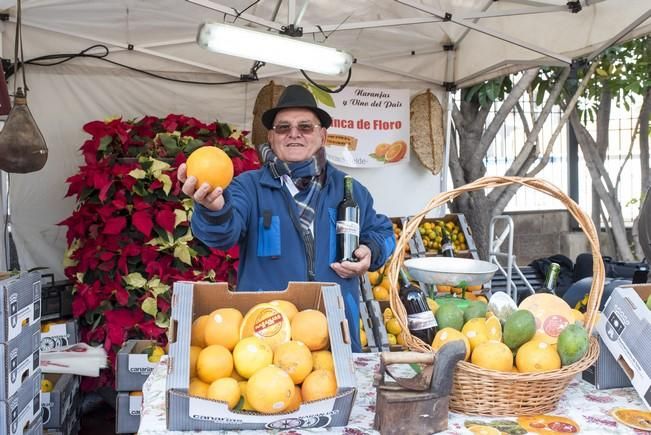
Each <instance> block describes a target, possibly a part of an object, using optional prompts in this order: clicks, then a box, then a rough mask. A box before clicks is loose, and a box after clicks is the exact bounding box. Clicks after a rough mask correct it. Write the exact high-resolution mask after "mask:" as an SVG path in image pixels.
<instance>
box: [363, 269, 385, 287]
mask: <svg viewBox="0 0 651 435" xmlns="http://www.w3.org/2000/svg"><path fill="white" fill-rule="evenodd" d="M366 274H367V276H368V282H370V283H371V285H378V284H379V283H380V282H382V275H381V274H380V272H378V271H377V270H376V271H374V272H367V273H366Z"/></svg>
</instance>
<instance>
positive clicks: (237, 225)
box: [191, 163, 395, 352]
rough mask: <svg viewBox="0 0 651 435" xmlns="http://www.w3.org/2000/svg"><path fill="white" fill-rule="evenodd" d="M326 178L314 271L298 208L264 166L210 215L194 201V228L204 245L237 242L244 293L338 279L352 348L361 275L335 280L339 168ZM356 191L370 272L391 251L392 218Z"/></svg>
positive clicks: (235, 185) (239, 181) (356, 341)
mask: <svg viewBox="0 0 651 435" xmlns="http://www.w3.org/2000/svg"><path fill="white" fill-rule="evenodd" d="M326 171H327V172H326V182H325V185H324V186H323V187H322V189H321V191H320V193H319V195H318V198H317V203H316V207H315V218H314V245H315V249H314V251H315V252H314V261H313V271H312V273H310V271H309V270H308V267H309V265H308V262H309V260H308V255H307V251H306V248H305V243H304V241H303V238H302V236H301V233H300V232H299V231H298V230H297V228H300V224H299V223H298V208H297V206H296V204H295V202H294V198H293V197H292V196H291V194H290V193H289V191H288V189H287V188H285V187H284V186H283V185H282V182H281V180H280V179H274V178H273V176H272V175H271V172H270V171H269V169H268V168H266V167H264V168H261V169H258V170H255V171H247V172H244V173H242V174H240V175H239V176H238V177H236V178H235V179H234V180H233V182H232V183H231V185H230V186H229V187H228V188H227V189H226V190H225V191H224V199H225V206H224V207H223V208H222V209H221V210H219V211H217V212H215V211H210V210H208V209H207V208H205V207H203V206H202V205H200V204H195V208H194V213H193V215H192V220H191V225H192V232H193V233H194V235H195V236H196V237H197V238H199V240H201V241H203V242H204V243H205V244H206V245H208V246H210V247H213V248H218V249H228V248H230V247H231V246H233V245H235V244H236V243H237V244H239V246H240V262H239V270H238V285H237V287H238V288H239V289H242V290H247V291H255V290H261V291H264V290H281V289H285V288H287V284H288V282H289V281H319V282H335V283H338V284H339V285H340V287H341V291H342V294H343V297H344V300H345V304H346V317H347V319H348V324H349V327H350V328H349V329H350V332H351V336H352V348H353V351H354V352H359V351H360V350H361V344H360V338H359V296H360V290H359V279H358V278H357V277H355V278H350V279H343V278H340V277H339V276H338V275H337V274H336V273H335V272H334V271H333V270H332V269H331V268H330V264H331V263H333V262H334V261H335V255H336V234H335V222H336V212H337V205H338V204H339V202H340V201H341V200H342V199H343V192H344V175H345V174H344V173H343V172H341V171H340V170H338V169H337V168H335V167H334V166H332V165H331V164H329V163H327V164H326ZM353 194H354V197H355V200H356V201H357V203H358V205H359V208H360V243H361V244H364V245H366V246H368V247H369V248H370V250H371V253H372V260H371V266H370V270H376V269H378V268H379V267H381V266H382V265H383V264H384V263H385V262H386V261H387V259H388V257H389V256H390V255H391V253H392V252H393V249H394V247H395V237H394V234H393V228H392V225H391V221H389V219H388V218H387V217H386V216H384V215H381V214H377V213H376V212H375V210H374V209H373V199H372V198H371V195H370V193H369V192H368V190H367V189H366V188H365V187H364V186H362V185H361V184H359V183H358V182H356V181H355V183H354V186H353Z"/></svg>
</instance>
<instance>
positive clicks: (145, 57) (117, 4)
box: [0, 0, 651, 277]
mask: <svg viewBox="0 0 651 435" xmlns="http://www.w3.org/2000/svg"><path fill="white" fill-rule="evenodd" d="M22 3H23V40H24V53H25V54H24V55H25V60H30V59H34V58H37V57H40V56H47V55H53V54H62V53H68V54H75V53H80V52H82V51H83V50H86V49H88V48H89V47H91V46H94V45H97V44H100V45H102V46H105V47H106V49H107V50H108V52H109V54H108V55H107V56H106V57H105V59H108V60H111V61H113V62H119V63H121V64H124V65H128V66H130V67H132V68H136V69H141V70H146V71H149V72H154V73H157V74H161V75H165V76H168V77H172V78H174V79H177V80H189V81H202V82H223V81H233V80H238V79H239V78H240V75H241V74H247V73H249V71H250V69H251V66H252V62H250V61H247V60H243V59H237V58H233V57H227V56H221V55H217V54H214V53H210V52H207V51H205V50H203V49H201V48H199V47H198V46H197V45H196V43H195V42H194V40H195V35H196V31H197V28H198V25H199V24H200V23H201V22H204V21H217V22H222V21H224V22H228V23H234V24H235V25H241V26H251V27H254V28H258V29H261V30H264V29H269V31H272V32H282V31H283V28H287V27H290V25H294V28H295V27H302V32H303V36H302V38H303V39H304V40H308V41H313V42H317V43H324V44H326V45H329V46H332V47H337V48H340V49H344V50H346V51H348V52H350V53H352V54H353V56H354V57H355V58H356V60H357V62H356V64H355V65H354V66H353V71H352V80H351V84H353V85H355V86H366V87H374V88H382V87H388V88H406V89H410V91H411V93H412V95H413V94H415V93H417V92H420V91H422V90H424V89H426V88H432V89H433V90H434V91H435V92H436V93H437V94H438V95H439V98H440V99H441V100H444V98H443V97H444V94H445V90H446V89H451V88H453V87H455V86H456V87H462V86H468V85H470V84H473V83H478V82H481V81H483V80H486V79H488V78H491V77H495V76H498V75H501V74H505V73H507V72H513V71H517V70H521V69H523V68H526V67H529V66H537V65H561V64H565V63H569V62H571V61H572V60H573V59H577V58H579V57H582V56H588V57H589V56H591V55H593V54H594V53H598V52H599V51H601V49H602V48H604V47H607V46H609V45H611V44H612V43H614V42H617V41H619V40H622V39H629V38H632V37H634V36H639V35H643V34H647V33H649V31H651V19H649V17H650V16H651V4H649V1H648V0H587V1H580V2H579V1H570V2H567V1H565V0H539V1H533V0H501V1H499V2H497V1H493V0H396V1H390V0H356V1H354V2H350V1H348V2H346V1H342V0H328V1H326V0H312V1H310V0H305V1H296V0H260V1H257V2H256V1H254V0H245V1H242V0H239V1H238V0H221V1H211V0H188V1H181V0H119V1H117V0H116V1H108V2H107V1H103V0H23V2H22ZM3 7H6V8H9V9H7V10H6V12H7V13H8V14H9V18H8V21H6V22H4V23H3V27H2V34H1V35H2V57H3V58H5V59H7V58H12V56H13V35H14V29H15V26H14V22H15V0H14V1H3V0H0V10H1V9H2V8H3ZM106 49H102V48H99V47H97V48H95V49H92V50H89V51H87V52H86V53H85V54H87V55H90V54H95V55H97V56H96V57H87V56H86V57H82V56H80V57H75V58H73V59H72V60H70V61H68V62H65V63H62V64H59V65H56V66H49V67H43V66H36V65H30V64H28V65H26V72H27V83H28V85H29V89H30V91H31V92H30V93H29V94H28V104H29V106H30V108H31V111H32V113H33V115H34V118H35V119H36V121H37V123H38V125H39V127H40V128H41V131H42V132H43V134H44V136H45V139H46V142H47V144H48V148H49V154H50V155H49V160H48V162H47V164H46V166H45V168H44V169H42V170H41V171H39V172H36V173H32V174H27V175H13V174H12V175H11V184H10V200H11V222H12V229H13V231H12V234H13V236H14V239H15V242H16V246H17V250H18V254H19V259H20V264H21V267H22V268H30V267H34V266H47V267H49V268H51V269H52V270H53V271H54V272H55V273H56V275H57V276H58V277H62V276H63V274H62V266H61V260H62V256H63V251H64V250H65V247H66V243H65V230H66V229H65V227H58V226H57V225H56V223H57V222H59V221H61V220H63V219H65V218H66V217H67V216H69V215H70V213H71V211H72V210H73V208H74V206H75V204H74V201H72V200H71V199H69V198H68V199H65V198H64V194H65V191H66V189H67V185H66V184H65V179H66V178H67V177H69V176H70V175H72V174H74V173H75V172H76V171H77V167H78V165H79V164H80V162H81V156H80V154H79V152H78V148H79V146H80V145H81V144H82V143H83V141H84V140H85V139H86V138H87V135H86V134H85V133H84V132H83V131H82V130H81V127H82V126H83V124H85V123H86V122H88V121H91V120H95V119H103V118H105V117H107V116H114V115H121V116H123V117H124V118H137V117H140V116H143V115H160V116H164V115H166V114H168V113H182V114H185V115H188V116H194V117H197V118H199V119H201V120H204V121H209V120H212V119H219V120H220V121H227V122H229V123H232V124H234V125H236V126H239V127H241V128H245V129H247V128H250V125H251V121H252V113H251V112H252V108H253V101H254V100H255V97H256V95H257V92H258V90H259V89H260V87H261V86H263V85H264V84H266V83H267V82H268V81H269V80H270V79H273V80H275V81H277V82H279V83H282V84H289V83H292V82H296V81H298V80H304V79H303V77H302V76H301V75H300V74H297V72H296V71H293V70H289V69H287V68H283V67H278V66H275V65H266V66H264V67H263V68H262V69H260V70H259V71H258V72H257V76H258V79H259V81H249V82H241V83H235V84H228V85H205V84H204V85H198V84H187V83H181V82H171V81H164V80H161V79H157V78H154V77H151V76H147V75H144V74H142V73H140V72H137V71H134V70H129V69H126V68H124V67H121V66H118V65H115V64H112V63H107V62H103V61H101V60H99V58H98V57H99V55H101V54H102V53H106ZM310 76H311V77H312V78H313V79H315V80H317V81H319V82H321V83H324V84H331V85H337V84H338V83H341V82H343V81H344V78H336V79H333V78H331V77H326V76H318V75H310ZM12 80H13V77H12ZM12 87H13V84H12V83H11V82H10V89H12ZM350 172H352V173H353V175H354V176H355V177H357V178H358V179H360V180H361V181H362V182H363V183H365V184H366V185H367V186H368V187H369V189H370V190H371V192H372V193H373V194H374V196H375V198H376V208H378V209H379V210H380V211H382V212H384V213H386V214H389V215H394V216H397V215H404V214H409V213H414V212H416V211H418V210H420V208H421V207H422V205H424V204H425V202H426V201H427V200H429V199H430V198H431V197H432V196H433V195H434V194H436V193H437V192H438V190H439V180H438V177H435V176H432V175H431V174H430V173H429V172H427V170H426V169H424V168H423V167H422V166H421V165H420V164H419V163H418V162H417V161H416V160H415V159H412V161H411V162H410V163H405V164H399V165H396V166H393V167H390V168H386V169H383V170H381V171H378V170H368V169H367V170H364V169H358V170H351V171H350ZM4 187H6V186H4ZM406 192H409V194H408V195H405V193H406ZM4 214H5V213H3V215H4ZM0 249H2V248H0ZM1 257H2V259H4V257H5V256H4V255H2V256H1ZM1 266H2V262H1V261H0V267H1Z"/></svg>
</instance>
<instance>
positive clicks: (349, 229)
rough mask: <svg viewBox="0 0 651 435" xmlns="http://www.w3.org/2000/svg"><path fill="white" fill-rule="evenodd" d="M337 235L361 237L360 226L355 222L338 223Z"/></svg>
mask: <svg viewBox="0 0 651 435" xmlns="http://www.w3.org/2000/svg"><path fill="white" fill-rule="evenodd" d="M336 231H337V234H350V235H353V236H357V237H359V224H358V223H357V222H354V221H337V229H336Z"/></svg>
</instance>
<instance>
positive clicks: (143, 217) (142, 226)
mask: <svg viewBox="0 0 651 435" xmlns="http://www.w3.org/2000/svg"><path fill="white" fill-rule="evenodd" d="M131 222H132V223H133V226H134V227H136V229H137V230H138V231H140V232H141V233H143V234H144V235H145V236H147V237H149V236H150V235H151V230H152V229H153V228H154V222H153V221H152V216H151V214H150V213H149V212H147V211H143V210H141V211H137V212H135V213H134V214H133V215H132V216H131Z"/></svg>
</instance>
